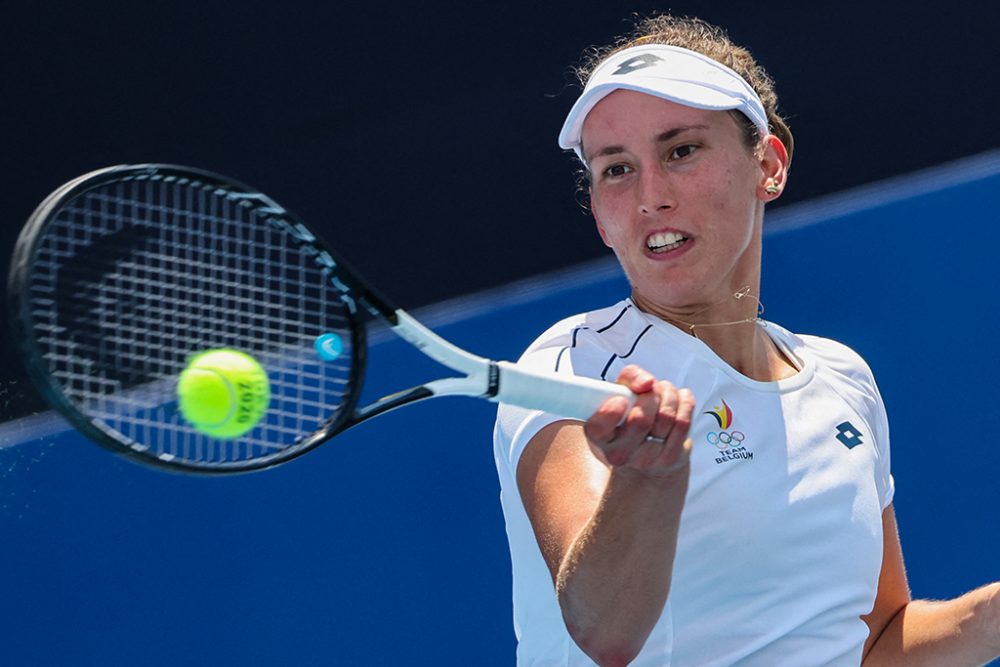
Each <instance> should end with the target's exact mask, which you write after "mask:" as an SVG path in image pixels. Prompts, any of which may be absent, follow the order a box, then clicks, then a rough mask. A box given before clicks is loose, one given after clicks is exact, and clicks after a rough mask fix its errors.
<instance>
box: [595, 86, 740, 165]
mask: <svg viewBox="0 0 1000 667" xmlns="http://www.w3.org/2000/svg"><path fill="white" fill-rule="evenodd" d="M689 127H702V128H707V129H709V130H712V129H720V130H723V129H726V128H728V127H732V128H735V127H736V125H735V123H734V122H733V120H732V117H731V116H730V114H729V112H728V111H711V110H706V109H695V108H694V107H688V106H684V105H682V104H677V103H676V102H671V101H669V100H665V99H662V98H660V97H655V96H653V95H648V94H646V93H640V92H638V91H634V90H616V91H615V92H613V93H611V94H610V95H608V96H607V97H605V98H604V99H602V100H601V101H600V102H598V103H597V104H596V105H595V106H594V108H593V109H591V111H590V113H589V114H587V118H586V119H585V120H584V122H583V131H582V134H581V136H582V139H583V142H582V143H583V146H584V147H585V148H586V152H588V153H589V152H590V151H591V150H594V149H596V148H597V144H604V143H608V142H612V143H618V142H621V141H624V140H626V139H628V138H633V139H636V138H650V137H655V136H658V135H660V134H662V133H664V132H670V131H672V130H676V129H679V128H689Z"/></svg>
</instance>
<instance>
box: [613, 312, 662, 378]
mask: <svg viewBox="0 0 1000 667" xmlns="http://www.w3.org/2000/svg"><path fill="white" fill-rule="evenodd" d="M652 328H653V325H652V324H647V325H646V328H645V329H643V330H642V333H640V334H639V335H638V336H636V337H635V340H634V341H632V347H631V348H629V351H628V352H626V353H625V354H623V355H621V356H618V355H617V354H612V355H611V358H610V359H608V363H606V364H604V370H603V371H601V379H602V380H607V379H608V378H607V375H608V369H610V368H611V364H613V363H614V362H615V359H626V358H628V357H630V356H632V353H633V352H635V348H636V346H638V345H639V341H640V340H642V337H643V336H645V335H646V332H647V331H649V330H650V329H652Z"/></svg>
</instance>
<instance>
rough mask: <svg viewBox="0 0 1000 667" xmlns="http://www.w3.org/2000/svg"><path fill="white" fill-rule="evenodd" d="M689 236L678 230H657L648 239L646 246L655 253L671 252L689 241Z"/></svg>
mask: <svg viewBox="0 0 1000 667" xmlns="http://www.w3.org/2000/svg"><path fill="white" fill-rule="evenodd" d="M687 241H688V237H686V236H684V235H683V234H679V233H677V232H657V233H656V234H650V236H649V238H647V239H646V247H647V248H649V249H650V250H651V251H653V252H655V253H661V252H670V251H671V250H676V249H677V248H680V247H681V246H682V245H684V244H685V243H687Z"/></svg>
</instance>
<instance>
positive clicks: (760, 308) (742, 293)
mask: <svg viewBox="0 0 1000 667" xmlns="http://www.w3.org/2000/svg"><path fill="white" fill-rule="evenodd" d="M747 297H750V298H751V299H754V300H755V301H756V302H757V314H756V315H754V316H753V317H748V318H746V319H742V320H733V321H732V322H706V323H704V324H693V323H691V322H685V321H684V320H678V319H675V318H672V317H665V318H664V319H666V320H667V321H668V322H671V323H673V324H680V325H683V327H684V328H686V329H687V331H688V333H689V334H691V335H692V336H694V337H695V338H698V332H697V331H695V328H696V327H703V328H704V327H727V326H730V325H733V324H753V323H755V322H759V323H760V324H762V325H763V324H764V320H762V319H761V317H760V316H761V315H763V314H764V304H762V303H761V302H760V297H757V296H754V295H753V294H750V286H749V285H747V286H746V287H743V288H740V289H739V290H737V291H736V293H735V294H733V298H734V299H736V300H737V301H739V300H741V299H745V298H747ZM727 298H728V297H727ZM725 301H726V299H722V301H717V302H715V303H713V304H710V305H708V306H705V307H704V308H702V309H701V310H699V311H697V312H695V313H692V314H691V316H692V317H695V316H698V315H701V314H702V313H704V312H705V311H707V310H709V309H710V308H715V307H716V306H718V305H719V304H720V303H723V302H725ZM698 340H701V339H700V338H698Z"/></svg>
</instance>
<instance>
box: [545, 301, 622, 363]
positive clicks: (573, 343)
mask: <svg viewBox="0 0 1000 667" xmlns="http://www.w3.org/2000/svg"><path fill="white" fill-rule="evenodd" d="M631 307H632V304H631V303H627V304H625V307H624V308H622V310H621V312H620V313H618V315H616V316H615V319H613V320H611V323H610V324H606V325H605V326H603V327H601V328H600V329H598V330H597V333H604V332H605V331H607V330H608V329H610V328H611V327H613V326H615V325H616V324H618V321H619V320H621V318H622V317H623V316H624V315H625V313H627V312H628V309H629V308H631ZM581 329H590V327H585V326H579V327H576V328H575V329H573V341H572V343H570V344H569V345H567V346H563V348H562V349H561V350H559V354H558V355H556V369H555V370H556V373H558V372H559V364H560V363H562V358H563V354H564V353H565V352H566V350H568V349H571V348H574V347H576V334H577V333H579V332H580V330H581ZM630 354H631V353H630Z"/></svg>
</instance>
